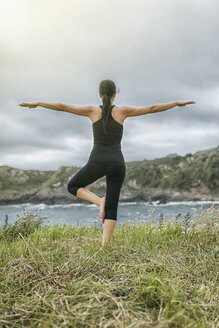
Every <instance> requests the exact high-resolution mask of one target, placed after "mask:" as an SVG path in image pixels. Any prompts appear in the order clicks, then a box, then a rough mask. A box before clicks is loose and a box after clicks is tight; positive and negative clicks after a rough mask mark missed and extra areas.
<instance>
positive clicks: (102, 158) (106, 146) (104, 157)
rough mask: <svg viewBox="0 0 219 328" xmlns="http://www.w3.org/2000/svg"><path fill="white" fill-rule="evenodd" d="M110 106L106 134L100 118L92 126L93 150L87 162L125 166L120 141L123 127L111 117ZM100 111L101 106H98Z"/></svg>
mask: <svg viewBox="0 0 219 328" xmlns="http://www.w3.org/2000/svg"><path fill="white" fill-rule="evenodd" d="M114 106H115V105H112V106H111V109H110V116H109V122H108V129H107V134H105V133H104V131H103V125H102V117H101V118H100V119H99V120H98V121H96V122H94V123H93V124H92V128H93V149H92V151H91V153H90V156H89V161H98V162H109V161H113V162H120V163H123V164H125V161H124V157H123V154H122V150H121V140H122V136H123V125H122V124H120V123H119V122H117V121H116V120H114V118H113V117H112V108H113V107H114ZM100 108H101V109H102V105H100Z"/></svg>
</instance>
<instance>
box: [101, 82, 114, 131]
mask: <svg viewBox="0 0 219 328" xmlns="http://www.w3.org/2000/svg"><path fill="white" fill-rule="evenodd" d="M99 92H100V93H101V95H102V96H103V107H102V110H103V113H102V124H103V131H104V133H105V134H107V126H108V122H109V117H110V111H111V102H110V98H111V97H112V95H113V94H114V93H116V85H115V83H114V82H113V81H112V80H103V81H101V82H100V85H99Z"/></svg>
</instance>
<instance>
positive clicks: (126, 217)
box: [0, 201, 219, 226]
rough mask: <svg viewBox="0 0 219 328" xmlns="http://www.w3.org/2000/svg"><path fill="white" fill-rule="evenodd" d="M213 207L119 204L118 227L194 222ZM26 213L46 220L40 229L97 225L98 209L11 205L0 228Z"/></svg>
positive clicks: (217, 204) (3, 210)
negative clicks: (145, 223) (167, 222)
mask: <svg viewBox="0 0 219 328" xmlns="http://www.w3.org/2000/svg"><path fill="white" fill-rule="evenodd" d="M212 206H213V207H214V208H215V209H216V211H217V213H219V201H214V202H211V201H196V202H169V203H166V204H158V202H153V203H148V202H128V203H119V206H118V217H117V226H118V225H119V224H123V223H126V224H127V225H133V224H138V223H139V222H141V221H150V222H154V223H156V222H157V223H158V222H159V220H160V218H161V217H163V220H164V221H169V220H171V219H175V218H176V216H177V215H178V220H179V221H183V220H184V218H185V215H186V214H187V213H189V214H190V217H191V219H192V220H196V219H197V218H198V216H199V215H201V214H202V215H203V214H205V213H206V211H207V210H208V209H209V208H210V207H212ZM25 210H27V211H29V212H31V213H33V214H37V215H38V216H46V217H47V219H46V220H45V221H44V222H43V225H55V224H61V225H62V224H64V223H66V224H68V225H73V226H78V225H95V224H96V225H100V226H102V223H101V220H100V219H99V218H98V217H99V208H98V207H97V206H96V205H94V204H66V205H63V204H62V205H61V204H60V205H58V204H56V205H46V204H43V203H42V204H31V203H26V204H14V205H1V206H0V226H3V225H4V222H5V216H6V214H7V215H8V222H9V223H14V221H15V220H16V219H18V218H19V217H22V216H24V211H25Z"/></svg>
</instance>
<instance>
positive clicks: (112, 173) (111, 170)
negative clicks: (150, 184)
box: [102, 163, 126, 246]
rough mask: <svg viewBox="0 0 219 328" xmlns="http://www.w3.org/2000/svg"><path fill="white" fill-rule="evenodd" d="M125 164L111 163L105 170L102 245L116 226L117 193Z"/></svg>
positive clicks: (118, 192) (110, 236) (123, 177)
mask: <svg viewBox="0 0 219 328" xmlns="http://www.w3.org/2000/svg"><path fill="white" fill-rule="evenodd" d="M125 174H126V167H125V164H120V163H111V164H109V165H108V167H107V172H106V204H105V220H104V227H103V239H102V245H103V246H104V245H105V244H108V243H109V241H110V239H111V238H112V235H113V231H114V229H115V226H116V220H117V211H118V203H119V195H120V191H121V187H122V184H123V181H124V179H125Z"/></svg>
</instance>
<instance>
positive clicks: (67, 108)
mask: <svg viewBox="0 0 219 328" xmlns="http://www.w3.org/2000/svg"><path fill="white" fill-rule="evenodd" d="M19 106H22V107H29V108H36V107H37V106H40V107H44V108H48V109H53V110H58V111H62V112H67V113H71V114H76V115H80V116H90V113H91V112H92V110H93V106H92V105H79V106H78V105H68V104H63V103H49V102H44V101H36V102H32V103H25V102H23V103H20V104H19Z"/></svg>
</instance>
